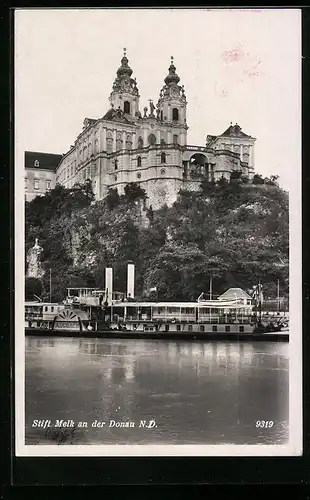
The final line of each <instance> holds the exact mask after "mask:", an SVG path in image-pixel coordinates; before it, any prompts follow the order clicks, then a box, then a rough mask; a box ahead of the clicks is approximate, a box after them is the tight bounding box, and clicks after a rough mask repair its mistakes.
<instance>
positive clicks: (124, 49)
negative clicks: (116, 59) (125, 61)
mask: <svg viewBox="0 0 310 500" xmlns="http://www.w3.org/2000/svg"><path fill="white" fill-rule="evenodd" d="M123 51H124V56H125V57H126V51H127V49H126V47H125V48H123Z"/></svg>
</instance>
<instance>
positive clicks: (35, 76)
mask: <svg viewBox="0 0 310 500" xmlns="http://www.w3.org/2000/svg"><path fill="white" fill-rule="evenodd" d="M124 47H126V49H127V57H128V59H129V65H130V66H131V68H132V69H133V75H132V76H133V77H136V79H137V85H138V88H139V91H140V111H143V107H144V106H145V105H148V100H149V99H153V101H154V103H155V104H156V102H157V99H158V96H159V91H160V89H161V87H162V86H163V83H164V78H165V77H166V75H167V73H168V67H169V65H170V57H171V56H173V57H174V64H175V66H176V69H177V73H178V75H179V76H180V84H183V85H184V88H185V93H186V96H187V101H188V105H187V124H188V126H189V130H188V141H187V142H188V144H193V145H197V146H198V145H205V141H206V136H207V134H212V135H218V134H221V133H223V132H224V131H225V130H226V128H227V127H228V126H229V125H230V122H233V123H236V122H237V123H238V124H239V125H240V126H241V128H242V130H243V131H244V132H245V133H246V134H249V135H251V136H252V137H256V138H257V141H256V145H255V170H256V172H258V173H260V174H261V175H263V176H270V175H272V174H274V175H279V177H280V179H279V180H280V185H281V186H282V187H284V188H285V189H287V190H289V189H290V186H291V185H292V183H293V182H294V178H295V176H296V171H297V170H300V168H301V165H300V162H301V105H300V99H301V90H300V86H301V79H300V70H301V34H300V11H299V10H298V9H270V10H259V9H256V10H250V9H248V10H247V9H238V10H232V9H218V10H210V9H204V10H201V9H114V10H112V9H111V10H108V9H84V10H83V9H58V10H56V9H41V10H40V9H31V10H30V9H21V10H17V11H16V12H15V140H16V162H17V163H18V164H19V165H21V164H23V162H24V151H25V150H30V151H41V152H49V153H65V152H67V151H68V149H69V147H70V145H71V144H74V141H75V139H76V137H77V135H78V134H79V133H80V132H81V131H82V125H83V120H84V118H85V117H89V118H100V117H102V116H103V115H104V114H105V113H106V111H107V110H108V109H109V102H108V97H109V95H110V92H111V90H112V83H113V81H114V78H115V76H116V71H117V68H118V67H119V66H120V60H121V58H122V56H123V48H124Z"/></svg>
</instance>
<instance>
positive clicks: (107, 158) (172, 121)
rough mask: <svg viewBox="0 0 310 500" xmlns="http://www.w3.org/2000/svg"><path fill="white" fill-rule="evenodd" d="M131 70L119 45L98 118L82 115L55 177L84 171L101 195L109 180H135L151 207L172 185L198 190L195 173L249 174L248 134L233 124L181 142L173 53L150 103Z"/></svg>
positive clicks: (75, 178) (71, 178) (171, 195)
mask: <svg viewBox="0 0 310 500" xmlns="http://www.w3.org/2000/svg"><path fill="white" fill-rule="evenodd" d="M132 73H133V71H132V69H131V68H130V66H129V61H128V58H127V56H126V50H125V49H124V55H123V58H122V59H121V65H120V67H119V69H118V70H117V74H116V78H115V80H114V83H113V88H112V92H111V94H110V97H109V102H110V108H109V110H108V111H107V113H106V114H105V115H104V116H103V117H102V118H100V119H92V118H85V120H84V123H83V130H82V132H81V133H80V134H79V136H78V137H77V139H76V140H75V142H74V145H72V146H71V148H70V150H69V151H68V152H67V153H65V154H64V155H63V156H62V157H61V160H60V162H59V163H58V164H57V166H56V168H55V183H59V184H62V185H64V186H65V187H67V188H70V187H72V186H73V185H74V184H76V183H81V184H83V183H84V182H85V181H86V180H87V179H90V180H91V181H92V185H93V189H94V192H95V196H96V199H102V198H104V197H105V196H106V195H107V193H108V190H109V189H110V188H114V189H115V188H116V189H117V190H118V192H119V194H122V193H123V192H124V187H125V186H126V184H128V183H130V182H136V183H138V184H139V185H140V186H141V187H142V188H143V189H144V190H145V191H146V193H147V196H148V198H147V205H148V206H150V205H152V207H153V208H154V209H156V208H159V207H160V206H162V205H163V204H165V203H167V205H171V204H172V203H173V202H174V201H175V200H176V198H177V195H178V192H179V190H180V189H187V190H198V189H199V186H200V184H201V180H202V179H203V178H207V179H209V180H214V181H216V180H218V179H220V178H221V177H222V176H223V177H224V178H226V179H228V180H229V179H230V175H231V173H232V172H233V171H238V172H240V175H241V176H243V177H246V178H251V177H253V174H254V144H255V140H256V139H255V138H253V137H251V136H249V135H247V134H245V133H244V132H243V131H242V130H241V128H240V127H239V125H237V124H236V125H232V124H231V125H230V126H229V127H228V129H227V130H226V131H225V132H224V133H223V134H222V135H220V136H212V135H208V136H207V139H206V144H205V145H204V146H195V145H188V144H187V131H188V124H187V119H186V111H187V100H186V95H185V91H184V86H183V85H180V84H179V82H180V78H179V76H178V75H177V73H176V67H175V65H174V62H173V58H171V64H170V67H169V70H168V75H167V76H166V78H165V79H164V85H163V87H162V89H161V90H160V93H159V98H158V101H157V104H156V107H155V106H154V104H153V101H152V100H150V101H149V107H144V109H143V111H142V112H141V111H140V103H139V98H140V95H139V89H138V86H137V81H136V79H135V78H132Z"/></svg>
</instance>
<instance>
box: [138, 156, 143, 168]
mask: <svg viewBox="0 0 310 500" xmlns="http://www.w3.org/2000/svg"><path fill="white" fill-rule="evenodd" d="M141 164H142V162H141V156H138V158H137V166H138V167H141Z"/></svg>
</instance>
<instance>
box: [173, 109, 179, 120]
mask: <svg viewBox="0 0 310 500" xmlns="http://www.w3.org/2000/svg"><path fill="white" fill-rule="evenodd" d="M172 120H173V121H174V122H177V121H179V110H178V109H177V108H173V110H172Z"/></svg>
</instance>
